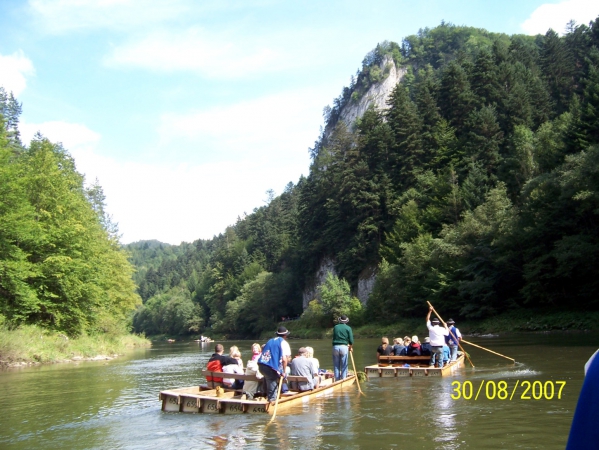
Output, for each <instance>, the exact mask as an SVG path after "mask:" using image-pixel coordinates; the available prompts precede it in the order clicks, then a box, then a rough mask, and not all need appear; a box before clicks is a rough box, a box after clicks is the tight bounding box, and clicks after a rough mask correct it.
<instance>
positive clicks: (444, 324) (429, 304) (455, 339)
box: [426, 301, 474, 368]
mask: <svg viewBox="0 0 599 450" xmlns="http://www.w3.org/2000/svg"><path fill="white" fill-rule="evenodd" d="M426 303H428V306H430V307H431V309H432V310H433V312H434V313H435V316H437V318H438V319H439V320H440V321H441V323H442V324H443V326H444V327H447V324H446V323H445V322H444V321H443V319H441V316H440V315H439V314H437V311H435V308H433V305H431V302H429V301H427V302H426ZM448 329H449V328H448ZM449 334H451V337H452V339H453V341H454V342H457V343H458V347H460V350H462V351H463V352H464V356H466V359H467V360H468V362H469V363H470V365H471V366H472V367H473V368H474V364H472V361H471V360H470V357H469V356H468V353H467V352H466V350H464V348H463V347H462V346H461V345H460V340H459V339H458V338H457V337H455V336H454V335H453V333H452V332H451V330H449ZM462 340H463V339H462Z"/></svg>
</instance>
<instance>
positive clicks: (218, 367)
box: [206, 359, 223, 383]
mask: <svg viewBox="0 0 599 450" xmlns="http://www.w3.org/2000/svg"><path fill="white" fill-rule="evenodd" d="M206 369H207V370H209V371H210V372H222V371H223V364H222V363H221V362H220V360H219V359H214V360H212V361H208V366H207V367H206ZM206 381H212V382H214V383H222V382H223V379H222V378H218V377H213V376H212V375H206Z"/></svg>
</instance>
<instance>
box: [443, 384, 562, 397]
mask: <svg viewBox="0 0 599 450" xmlns="http://www.w3.org/2000/svg"><path fill="white" fill-rule="evenodd" d="M451 386H452V387H453V390H452V394H451V398H452V399H454V400H460V399H464V400H479V399H485V398H486V399H487V400H507V401H510V400H554V399H557V400H561V399H562V395H563V393H564V387H565V386H566V382H565V381H551V380H549V381H539V380H536V381H528V380H524V381H520V380H516V381H515V382H513V384H512V385H510V384H509V383H508V382H507V381H504V380H501V381H495V380H481V381H480V383H478V386H475V385H474V384H473V383H472V382H471V381H464V382H460V381H454V382H452V383H451Z"/></svg>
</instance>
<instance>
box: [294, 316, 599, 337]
mask: <svg viewBox="0 0 599 450" xmlns="http://www.w3.org/2000/svg"><path fill="white" fill-rule="evenodd" d="M442 318H443V320H448V319H449V316H447V317H443V316H442ZM453 319H454V320H455V321H456V322H457V326H458V328H459V329H460V331H461V332H462V334H469V335H472V334H496V333H506V332H522V331H531V332H539V331H590V330H599V312H595V311H594V312H579V311H552V310H538V309H519V310H514V311H509V312H506V313H502V314H498V315H496V316H493V317H489V318H486V319H482V320H472V319H470V320H463V321H462V320H460V318H459V317H453ZM283 324H284V325H285V326H286V327H287V329H288V330H289V331H290V332H291V335H290V337H293V338H296V339H327V338H330V337H332V328H326V329H325V328H318V327H314V326H313V324H307V323H305V322H303V321H302V320H301V319H300V320H296V321H290V322H284V323H283ZM350 325H352V324H351V318H350ZM352 328H353V332H354V336H355V337H356V338H378V337H381V336H388V337H391V338H393V337H403V336H406V335H409V336H412V335H414V334H415V335H418V336H426V335H428V331H427V329H426V325H425V323H424V317H423V318H421V319H414V318H408V319H405V320H402V321H399V322H396V323H393V324H389V325H382V324H376V323H370V324H366V325H362V326H357V327H355V326H354V327H352Z"/></svg>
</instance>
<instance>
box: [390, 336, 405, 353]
mask: <svg viewBox="0 0 599 450" xmlns="http://www.w3.org/2000/svg"><path fill="white" fill-rule="evenodd" d="M392 353H393V355H394V356H405V355H406V353H407V352H406V346H405V345H403V341H402V340H401V339H400V338H394V339H393V350H392Z"/></svg>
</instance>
